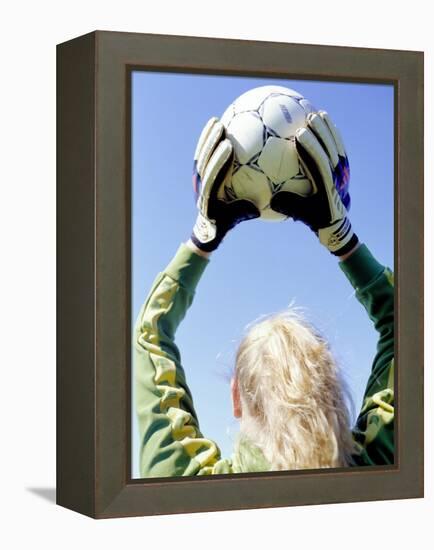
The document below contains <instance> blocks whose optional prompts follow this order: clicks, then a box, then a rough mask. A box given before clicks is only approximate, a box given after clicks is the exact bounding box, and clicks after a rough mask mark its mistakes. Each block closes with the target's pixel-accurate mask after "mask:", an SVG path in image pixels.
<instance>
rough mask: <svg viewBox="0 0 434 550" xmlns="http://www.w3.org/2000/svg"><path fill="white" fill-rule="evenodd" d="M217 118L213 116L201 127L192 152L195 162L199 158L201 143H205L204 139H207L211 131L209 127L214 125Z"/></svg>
mask: <svg viewBox="0 0 434 550" xmlns="http://www.w3.org/2000/svg"><path fill="white" fill-rule="evenodd" d="M217 120H218V118H217V117H215V116H213V117H211V118H210V119H209V120H208V122H207V123H206V124H205V126H204V127H203V129H202V132H201V133H200V136H199V139H198V140H197V145H196V150H195V152H194V160H195V161H196V162H197V159H198V158H199V153H200V151H201V149H202V147H203V144H204V143H205V140H206V139H207V137H208V135H209V133H210V131H211V128H212V127H213V126H214V124H215V123H216V122H217Z"/></svg>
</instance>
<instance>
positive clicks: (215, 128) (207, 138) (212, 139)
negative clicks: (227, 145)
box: [195, 117, 224, 178]
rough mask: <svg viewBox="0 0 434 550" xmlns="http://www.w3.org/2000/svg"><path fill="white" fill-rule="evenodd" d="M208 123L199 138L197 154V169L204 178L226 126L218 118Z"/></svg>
mask: <svg viewBox="0 0 434 550" xmlns="http://www.w3.org/2000/svg"><path fill="white" fill-rule="evenodd" d="M210 123H211V124H210ZM208 124H209V126H208ZM208 124H207V125H206V126H205V129H204V131H203V132H202V134H203V135H202V134H201V136H200V138H199V143H198V146H197V148H196V154H195V162H196V170H197V172H198V173H199V175H200V176H201V177H202V178H203V176H204V172H205V170H206V166H207V164H208V162H209V159H210V157H211V155H212V153H213V151H214V149H215V148H216V146H217V144H218V142H219V141H220V140H221V139H222V137H223V135H224V126H223V124H222V123H221V122H220V121H219V120H218V119H217V118H215V117H214V118H212V119H211V120H210V121H209V123H208Z"/></svg>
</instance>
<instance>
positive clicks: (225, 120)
mask: <svg viewBox="0 0 434 550" xmlns="http://www.w3.org/2000/svg"><path fill="white" fill-rule="evenodd" d="M234 115H235V109H234V104H233V103H231V104H230V105H229V107H228V108H227V109H226V111H225V112H224V113H223V114H222V116H221V118H220V122H221V123H222V124H223V126H224V127H225V128H227V127H228V124H229V123H230V121H231V120H232V118H233V117H234Z"/></svg>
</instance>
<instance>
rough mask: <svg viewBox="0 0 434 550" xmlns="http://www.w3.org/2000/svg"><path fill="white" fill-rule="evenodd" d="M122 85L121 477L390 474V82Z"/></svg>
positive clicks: (144, 74)
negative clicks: (125, 346) (125, 395)
mask: <svg viewBox="0 0 434 550" xmlns="http://www.w3.org/2000/svg"><path fill="white" fill-rule="evenodd" d="M131 78H132V82H131V94H132V95H131V117H132V118H131V144H132V151H131V175H132V179H131V213H132V216H131V219H132V221H131V223H132V226H131V236H132V249H131V288H132V292H131V297H132V301H131V326H132V334H131V338H132V353H131V357H132V365H131V368H132V376H131V380H132V388H131V389H132V400H131V436H132V437H131V477H132V478H167V477H174V476H193V477H194V476H202V475H215V474H245V473H252V472H257V473H259V472H269V471H294V470H302V471H305V470H320V469H327V468H329V469H330V468H354V467H372V466H386V467H387V466H391V465H393V464H394V459H395V445H394V417H395V404H394V376H395V373H394V282H393V266H394V89H393V86H392V85H384V84H366V83H363V84H362V83H355V82H351V83H350V82H331V81H311V80H289V79H277V78H276V79H275V78H253V77H243V76H222V75H205V74H185V73H169V72H151V71H145V70H136V71H133V72H132V76H131Z"/></svg>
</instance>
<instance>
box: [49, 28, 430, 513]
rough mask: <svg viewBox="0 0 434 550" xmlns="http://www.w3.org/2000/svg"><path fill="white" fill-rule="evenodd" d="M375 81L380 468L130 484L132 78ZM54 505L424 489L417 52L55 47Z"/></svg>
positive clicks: (167, 41)
mask: <svg viewBox="0 0 434 550" xmlns="http://www.w3.org/2000/svg"><path fill="white" fill-rule="evenodd" d="M135 69H143V70H154V71H163V72H187V73H193V74H215V75H246V76H248V75H251V76H267V77H270V78H272V77H273V78H274V77H282V78H299V79H306V80H309V79H312V80H313V79H315V80H324V81H343V82H366V83H387V84H392V85H393V86H394V98H395V103H394V105H395V153H394V167H395V228H394V229H395V266H394V268H395V269H394V271H395V281H396V288H395V304H396V310H397V315H396V318H395V334H396V335H397V338H396V343H395V357H396V363H397V369H396V373H397V374H396V375H395V391H396V402H397V419H396V428H395V431H396V460H395V464H394V465H393V466H388V467H384V466H378V467H369V468H352V469H351V471H348V469H347V470H342V469H340V470H339V469H327V470H324V471H323V470H309V471H306V470H303V471H283V472H264V473H255V474H253V473H249V474H236V475H231V474H223V475H214V476H203V477H197V478H195V479H193V478H191V477H190V478H166V479H162V478H158V479H152V478H150V479H132V478H131V471H130V464H131V450H130V444H129V442H130V439H131V414H130V403H131V346H130V342H131V321H130V318H131V315H130V302H131V284H130V275H131V250H130V245H131V223H130V221H131V220H130V218H131V185H130V183H131V162H130V152H131V132H130V130H131V101H130V98H131V73H132V71H133V70H135ZM57 151H58V153H57V161H58V163H57V194H58V198H57V201H58V202H57V211H58V239H57V246H58V249H57V252H58V264H57V268H58V276H57V280H58V289H57V291H58V330H57V338H58V340H57V343H58V357H57V503H58V504H59V505H61V506H64V507H66V508H69V509H72V510H75V511H77V512H80V513H82V514H85V515H88V516H90V517H93V518H110V517H124V516H140V515H154V514H172V513H189V512H199V511H200V512H206V511H216V510H236V509H248V508H262V507H277V506H292V505H306V504H323V503H336V502H355V501H368V500H388V499H399V498H416V497H422V496H423V465H424V462H423V53H422V52H413V51H398V50H379V49H369V48H352V47H351V48H350V47H337V46H317V45H306V44H287V43H272V42H260V41H245V40H227V39H216V38H198V37H181V36H164V35H153V34H140V33H123V32H110V31H95V32H92V33H89V34H87V35H84V36H81V37H78V38H75V39H73V40H69V41H67V42H64V43H62V44H59V45H58V46H57Z"/></svg>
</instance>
